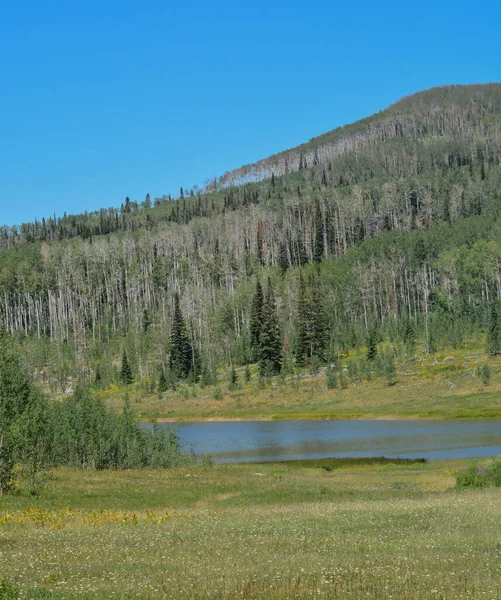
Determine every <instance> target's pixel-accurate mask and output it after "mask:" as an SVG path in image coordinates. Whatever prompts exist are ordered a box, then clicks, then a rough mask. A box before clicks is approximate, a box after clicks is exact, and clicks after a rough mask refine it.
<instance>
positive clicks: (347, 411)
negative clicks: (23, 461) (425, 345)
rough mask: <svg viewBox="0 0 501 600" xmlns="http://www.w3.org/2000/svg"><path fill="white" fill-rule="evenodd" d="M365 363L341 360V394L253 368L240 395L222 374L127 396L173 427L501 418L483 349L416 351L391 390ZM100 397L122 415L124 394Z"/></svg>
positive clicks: (495, 378)
mask: <svg viewBox="0 0 501 600" xmlns="http://www.w3.org/2000/svg"><path fill="white" fill-rule="evenodd" d="M360 360H363V355H356V354H353V355H349V356H347V357H346V358H345V359H343V380H344V381H343V385H341V383H338V387H337V388H335V389H328V387H327V375H326V374H325V373H320V374H317V375H314V376H312V375H311V374H307V373H302V374H298V375H297V376H294V377H293V376H291V375H287V376H283V377H275V378H273V379H270V380H269V381H267V382H264V383H263V382H262V381H261V382H260V381H259V377H258V374H257V370H256V368H255V367H254V368H253V369H252V377H251V379H250V381H248V382H246V381H245V380H244V373H243V369H240V371H239V382H238V386H237V389H230V387H231V386H230V385H229V383H228V377H227V374H224V373H219V382H218V384H217V386H214V385H213V386H207V387H201V386H200V385H199V384H197V385H186V384H182V385H179V386H178V387H177V389H176V390H169V391H167V392H165V393H163V394H158V393H156V394H149V393H148V391H147V390H146V387H142V386H141V385H140V384H139V383H135V384H133V385H132V386H130V387H129V389H128V393H129V395H130V397H131V399H132V401H133V405H134V408H135V410H136V411H137V412H138V413H139V414H140V415H141V417H142V418H144V419H155V418H156V419H168V420H173V421H176V420H177V421H183V420H203V419H350V418H355V419H357V418H368V419H378V418H404V419H405V418H426V419H500V418H501V358H500V357H495V358H487V357H486V356H485V352H484V350H483V348H480V347H478V346H475V345H473V346H471V347H468V348H466V349H461V350H448V351H446V352H443V353H437V354H434V355H425V354H423V353H421V354H419V353H418V354H417V355H416V357H415V358H413V359H412V360H408V359H405V357H403V358H400V359H398V360H397V362H396V368H397V372H396V376H395V379H394V381H393V382H392V383H393V385H388V383H389V382H388V380H387V378H385V377H384V376H377V375H374V376H373V377H371V378H370V379H368V378H367V377H365V378H364V377H363V376H362V375H361V374H360V373H357V372H356V368H355V369H350V364H351V365H356V364H357V361H360ZM484 365H488V367H489V370H490V373H491V377H490V380H489V381H488V383H486V382H485V381H484V380H483V379H482V378H480V377H479V376H478V375H477V369H478V367H480V366H484ZM353 370H354V371H355V372H354V373H353V372H352V371H353ZM101 393H102V395H103V396H104V397H105V398H106V400H107V401H108V402H109V403H110V404H111V405H112V406H114V407H116V408H117V410H118V409H119V408H120V406H121V404H122V402H123V395H124V393H125V389H124V388H110V389H107V390H103V391H102V392H101Z"/></svg>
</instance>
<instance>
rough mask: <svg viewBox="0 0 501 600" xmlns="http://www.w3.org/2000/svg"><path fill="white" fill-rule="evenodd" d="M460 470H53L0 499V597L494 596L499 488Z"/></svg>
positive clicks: (317, 465) (372, 464) (292, 466)
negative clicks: (29, 490) (459, 480)
mask: <svg viewBox="0 0 501 600" xmlns="http://www.w3.org/2000/svg"><path fill="white" fill-rule="evenodd" d="M466 464H467V463H465V462H461V461H452V462H436V463H423V462H416V461H392V460H382V459H371V460H369V461H368V460H361V459H357V460H356V461H355V460H351V461H350V460H348V461H347V460H334V459H326V460H322V461H318V460H313V461H298V462H287V461H286V462H281V463H265V464H259V463H255V464H243V465H242V464H240V465H218V466H216V467H213V468H203V467H194V468H190V469H176V470H168V471H162V470H145V471H124V472H107V471H100V472H99V471H98V472H95V471H77V470H73V469H59V470H56V471H55V472H54V474H53V476H52V478H51V479H50V480H49V483H48V485H47V487H46V489H45V490H44V491H43V492H42V493H41V495H40V496H39V497H36V498H33V497H29V496H27V495H24V494H22V493H21V494H19V495H17V496H16V495H12V496H8V497H5V498H3V499H0V581H2V580H3V581H4V583H3V584H1V585H0V598H1V599H3V598H13V597H15V598H18V597H19V598H44V599H46V598H57V599H63V598H64V599H69V598H121V599H122V598H144V599H146V598H151V599H153V598H176V599H177V598H178V599H184V598H186V599H202V598H203V599H205V600H211V599H214V600H215V599H216V598H217V599H219V598H223V599H230V598H231V599H234V598H245V599H251V598H252V599H261V598H277V599H281V598H349V599H351V598H379V599H387V598H403V599H406V598H442V599H446V598H447V599H449V598H450V599H459V598H499V597H501V570H500V567H501V495H500V494H499V491H498V490H496V489H481V490H456V489H453V485H454V481H455V479H454V476H453V469H457V468H462V467H464V466H466ZM2 586H3V588H4V590H7V592H5V593H4V592H3V591H2ZM8 590H11V591H8ZM13 590H14V591H13ZM2 594H3V595H2Z"/></svg>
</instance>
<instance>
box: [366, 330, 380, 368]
mask: <svg viewBox="0 0 501 600" xmlns="http://www.w3.org/2000/svg"><path fill="white" fill-rule="evenodd" d="M377 343H378V333H377V327H376V325H375V324H374V325H373V326H372V327H371V328H370V330H369V337H368V338H367V360H368V361H369V362H374V361H375V360H376V356H377Z"/></svg>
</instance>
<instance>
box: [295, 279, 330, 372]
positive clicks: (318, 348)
mask: <svg viewBox="0 0 501 600" xmlns="http://www.w3.org/2000/svg"><path fill="white" fill-rule="evenodd" d="M297 312H298V316H297V323H296V343H295V347H294V350H295V352H294V353H295V356H296V360H297V361H298V363H299V364H305V362H306V361H307V360H310V359H312V358H315V360H318V361H319V362H323V361H324V360H325V351H326V347H327V316H326V313H325V307H324V299H323V294H322V289H321V286H320V280H319V277H318V275H317V276H316V277H315V278H314V279H312V280H311V281H310V282H309V285H306V283H305V281H304V279H303V276H302V274H301V275H300V276H299V285H298V295H297Z"/></svg>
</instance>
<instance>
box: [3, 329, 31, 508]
mask: <svg viewBox="0 0 501 600" xmlns="http://www.w3.org/2000/svg"><path fill="white" fill-rule="evenodd" d="M36 394H37V392H36V390H35V388H34V386H33V384H32V382H31V380H30V378H29V376H28V375H27V373H26V372H25V370H24V369H23V368H22V366H21V363H20V360H19V356H18V354H17V352H16V351H15V349H14V347H13V345H12V341H11V340H10V337H9V336H8V334H7V332H6V331H5V328H4V326H3V324H2V323H1V322H0V496H2V495H3V494H4V493H5V492H6V491H7V490H8V488H9V487H10V485H11V483H12V469H13V467H14V462H15V459H16V456H17V457H19V455H20V454H24V450H25V447H26V445H25V439H23V438H22V436H21V435H20V434H19V431H20V429H19V428H20V427H21V420H22V418H23V416H25V419H26V418H28V419H29V422H30V424H33V419H32V416H33V414H31V415H30V416H29V417H28V416H27V415H25V413H27V412H28V410H29V408H30V405H33V408H35V407H36V402H37V400H38V396H36ZM33 412H34V411H32V413H33Z"/></svg>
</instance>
